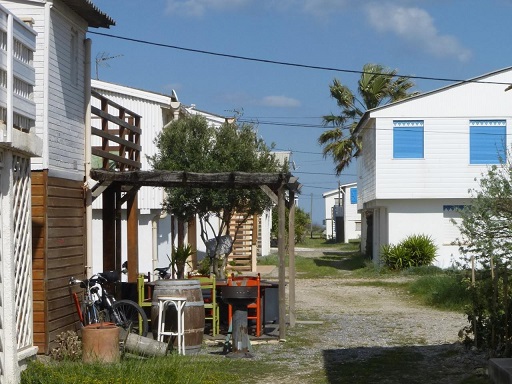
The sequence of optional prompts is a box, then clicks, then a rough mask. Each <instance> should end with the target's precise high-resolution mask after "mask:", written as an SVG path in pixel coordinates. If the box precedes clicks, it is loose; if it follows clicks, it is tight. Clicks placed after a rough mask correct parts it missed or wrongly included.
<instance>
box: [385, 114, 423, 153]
mask: <svg viewBox="0 0 512 384" xmlns="http://www.w3.org/2000/svg"><path fill="white" fill-rule="evenodd" d="M424 153H425V151H424V134H423V120H395V121H393V158H394V159H423V157H424Z"/></svg>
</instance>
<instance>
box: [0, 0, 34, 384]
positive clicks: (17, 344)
mask: <svg viewBox="0 0 512 384" xmlns="http://www.w3.org/2000/svg"><path fill="white" fill-rule="evenodd" d="M36 35H37V34H36V32H35V30H34V29H33V28H32V27H31V26H30V25H28V24H26V23H25V22H24V21H23V20H21V19H19V18H17V17H16V16H14V14H13V13H12V12H10V11H9V10H8V9H7V8H5V7H3V6H2V5H0V191H1V192H0V206H1V209H0V226H1V231H0V241H1V245H0V282H1V283H0V345H1V348H0V383H16V382H18V381H19V379H20V367H22V366H24V365H25V364H26V361H27V360H28V359H30V358H31V357H33V356H35V354H36V353H37V347H36V346H34V335H33V334H34V332H33V331H34V328H33V323H32V319H33V316H32V314H33V309H34V306H33V302H32V217H31V210H30V159H31V158H32V157H35V156H40V155H41V153H42V141H41V139H40V138H38V137H37V136H36V135H35V120H36V104H35V103H34V99H33V97H34V85H35V69H34V52H35V50H36Z"/></svg>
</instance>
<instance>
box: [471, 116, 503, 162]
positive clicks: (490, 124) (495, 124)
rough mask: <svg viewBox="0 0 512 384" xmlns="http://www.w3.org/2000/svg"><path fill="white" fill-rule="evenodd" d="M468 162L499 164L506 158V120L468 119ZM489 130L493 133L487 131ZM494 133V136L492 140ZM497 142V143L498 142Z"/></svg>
mask: <svg viewBox="0 0 512 384" xmlns="http://www.w3.org/2000/svg"><path fill="white" fill-rule="evenodd" d="M468 126H469V164H471V165H493V164H500V162H501V160H506V158H507V120H506V119H493V120H477V119H474V120H469V125H468ZM490 130H492V131H494V133H492V132H489V131H490ZM493 135H495V136H496V138H495V139H494V140H492V137H491V136H493ZM498 142H499V143H498Z"/></svg>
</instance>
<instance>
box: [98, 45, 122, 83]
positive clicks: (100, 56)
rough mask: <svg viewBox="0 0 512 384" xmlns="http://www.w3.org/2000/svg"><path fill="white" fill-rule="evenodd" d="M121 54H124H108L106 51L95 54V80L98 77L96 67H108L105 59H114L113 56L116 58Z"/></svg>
mask: <svg viewBox="0 0 512 384" xmlns="http://www.w3.org/2000/svg"><path fill="white" fill-rule="evenodd" d="M121 56H124V55H114V56H109V54H108V53H107V52H100V53H98V54H97V55H96V80H99V79H100V78H99V75H98V67H100V66H103V67H110V65H108V63H107V61H108V60H112V59H115V58H118V57H121Z"/></svg>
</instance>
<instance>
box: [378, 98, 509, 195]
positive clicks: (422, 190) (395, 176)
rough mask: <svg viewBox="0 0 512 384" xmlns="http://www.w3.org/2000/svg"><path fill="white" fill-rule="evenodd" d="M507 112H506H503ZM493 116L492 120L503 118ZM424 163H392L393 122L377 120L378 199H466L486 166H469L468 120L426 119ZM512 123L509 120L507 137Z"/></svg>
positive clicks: (405, 160) (422, 161) (419, 160)
mask: <svg viewBox="0 0 512 384" xmlns="http://www.w3.org/2000/svg"><path fill="white" fill-rule="evenodd" d="M511 105H512V104H511ZM504 112H505V111H504ZM502 117H503V115H502V116H493V118H502ZM409 118H410V119H415V120H423V121H424V138H425V141H424V148H425V157H424V158H423V159H393V120H394V119H392V118H381V119H378V120H377V126H376V127H377V131H378V132H379V134H378V137H379V151H378V157H377V162H376V164H377V177H376V183H377V185H378V188H377V193H376V198H377V199H390V198H400V199H404V198H405V199H408V198H464V197H467V195H468V189H469V188H473V187H476V186H477V185H478V183H477V182H476V181H475V177H478V176H480V175H481V174H482V172H485V171H486V169H487V166H485V165H470V164H469V120H470V117H466V118H460V117H458V118H425V117H424V116H421V115H420V116H418V115H416V116H414V117H413V116H410V117H409ZM511 123H512V120H511V119H507V133H508V134H509V135H510V133H511V132H512V131H511V127H510V124H511Z"/></svg>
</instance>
